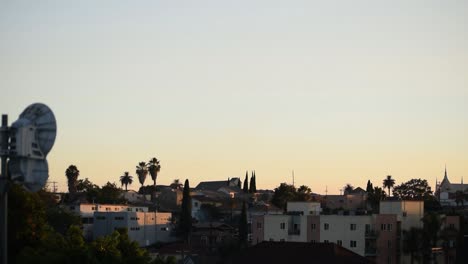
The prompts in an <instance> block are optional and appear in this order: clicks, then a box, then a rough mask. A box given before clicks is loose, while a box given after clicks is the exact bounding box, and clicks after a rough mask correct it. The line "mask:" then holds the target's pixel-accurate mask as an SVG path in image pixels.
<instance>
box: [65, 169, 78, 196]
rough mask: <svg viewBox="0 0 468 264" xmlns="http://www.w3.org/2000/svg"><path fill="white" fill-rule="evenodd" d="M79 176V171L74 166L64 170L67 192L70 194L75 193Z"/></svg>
mask: <svg viewBox="0 0 468 264" xmlns="http://www.w3.org/2000/svg"><path fill="white" fill-rule="evenodd" d="M79 175H80V171H79V170H78V168H77V167H76V166H75V165H70V166H68V168H67V169H66V170H65V176H67V179H68V192H69V193H71V194H75V193H76V184H77V180H78V176H79Z"/></svg>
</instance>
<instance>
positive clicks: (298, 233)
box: [288, 229, 301, 236]
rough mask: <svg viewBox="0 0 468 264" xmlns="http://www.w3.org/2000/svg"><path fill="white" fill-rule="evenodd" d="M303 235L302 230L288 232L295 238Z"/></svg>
mask: <svg viewBox="0 0 468 264" xmlns="http://www.w3.org/2000/svg"><path fill="white" fill-rule="evenodd" d="M300 234H301V230H299V229H297V230H288V235H294V236H298V235H300Z"/></svg>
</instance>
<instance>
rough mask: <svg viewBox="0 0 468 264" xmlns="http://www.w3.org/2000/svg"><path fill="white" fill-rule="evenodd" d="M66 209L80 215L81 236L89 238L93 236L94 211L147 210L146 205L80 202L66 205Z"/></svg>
mask: <svg viewBox="0 0 468 264" xmlns="http://www.w3.org/2000/svg"><path fill="white" fill-rule="evenodd" d="M68 210H70V211H71V212H73V213H75V214H76V215H79V216H80V217H81V222H82V223H83V236H84V237H85V238H86V239H88V240H90V239H92V238H93V224H94V212H123V211H130V212H148V207H138V206H128V205H123V204H92V203H81V204H74V205H68Z"/></svg>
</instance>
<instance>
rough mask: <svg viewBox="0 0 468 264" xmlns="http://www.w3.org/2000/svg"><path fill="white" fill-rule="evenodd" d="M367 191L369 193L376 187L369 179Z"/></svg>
mask: <svg viewBox="0 0 468 264" xmlns="http://www.w3.org/2000/svg"><path fill="white" fill-rule="evenodd" d="M366 192H367V193H372V192H374V187H373V186H372V183H371V182H370V180H367V186H366Z"/></svg>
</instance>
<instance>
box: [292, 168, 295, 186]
mask: <svg viewBox="0 0 468 264" xmlns="http://www.w3.org/2000/svg"><path fill="white" fill-rule="evenodd" d="M292 180H293V186H295V185H294V170H293V171H292Z"/></svg>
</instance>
